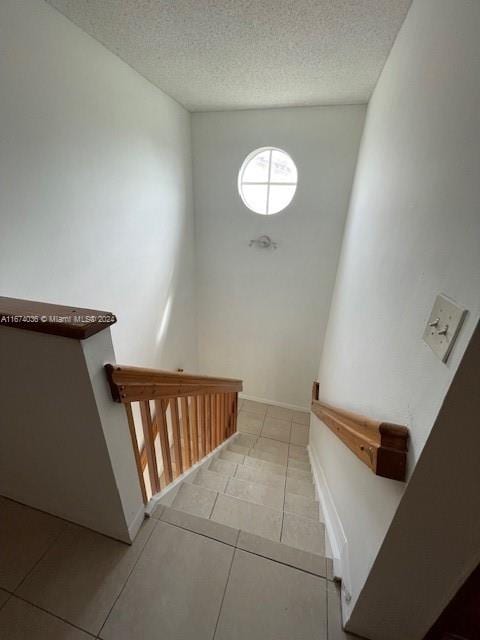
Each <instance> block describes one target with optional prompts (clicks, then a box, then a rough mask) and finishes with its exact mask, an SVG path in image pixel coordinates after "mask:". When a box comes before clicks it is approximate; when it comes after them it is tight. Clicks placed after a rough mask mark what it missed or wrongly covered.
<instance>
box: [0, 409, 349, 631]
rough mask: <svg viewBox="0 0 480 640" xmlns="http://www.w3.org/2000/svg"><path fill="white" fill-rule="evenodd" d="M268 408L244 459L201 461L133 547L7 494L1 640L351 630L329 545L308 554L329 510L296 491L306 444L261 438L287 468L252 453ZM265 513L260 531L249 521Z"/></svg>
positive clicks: (1, 551)
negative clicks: (194, 478)
mask: <svg viewBox="0 0 480 640" xmlns="http://www.w3.org/2000/svg"><path fill="white" fill-rule="evenodd" d="M247 406H249V405H247ZM249 408H253V409H254V412H253V413H254V414H255V415H257V416H259V415H260V414H259V412H260V410H261V408H259V407H257V406H255V405H253V406H249ZM255 412H256V413H255ZM274 413H275V415H272V416H271V417H272V418H273V419H275V420H284V421H285V418H286V417H288V416H287V414H286V413H285V411H280V410H278V408H276V409H275V410H274ZM266 416H267V410H265V413H264V414H263V417H262V418H261V427H260V431H259V433H258V434H257V435H254V434H251V433H249V432H247V433H240V435H239V436H238V437H237V441H236V446H237V447H243V448H244V449H246V451H241V450H240V449H237V450H236V451H235V450H233V451H232V453H237V454H239V455H240V456H243V461H240V459H236V462H233V461H232V460H223V459H221V458H220V459H218V460H215V461H214V462H216V463H217V464H216V465H213V466H214V467H216V468H217V469H220V471H217V470H213V471H212V470H211V469H210V468H207V469H202V470H201V473H200V474H199V476H198V481H199V482H200V484H197V485H195V484H193V483H192V482H186V483H184V484H182V485H181V487H180V488H178V489H177V490H176V491H175V492H174V493H173V494H172V496H170V498H169V500H170V501H171V502H172V503H175V502H177V504H176V505H174V506H176V507H177V508H175V509H174V508H171V507H167V506H164V505H159V507H158V508H157V510H156V511H155V513H154V514H153V517H151V518H149V519H147V520H145V522H144V524H143V526H142V528H141V531H140V533H139V535H138V536H137V539H136V540H135V542H134V544H133V545H131V546H128V545H125V544H123V543H121V542H117V541H115V540H112V539H110V538H106V537H105V536H102V535H100V534H97V533H94V532H92V531H89V530H87V529H84V528H82V527H78V526H76V525H73V524H70V523H67V522H65V521H63V520H60V519H58V518H55V517H53V516H50V515H48V514H45V513H41V512H39V511H36V510H34V509H30V508H28V507H25V506H23V505H19V504H17V503H15V502H12V501H10V500H7V499H5V498H1V497H0V640H47V639H48V640H87V639H88V638H102V639H103V640H127V639H128V640H131V639H132V640H133V639H137V638H142V640H154V639H155V640H156V639H159V638H162V640H189V639H190V638H192V639H193V638H195V640H197V639H198V640H203V639H208V640H234V639H237V638H238V639H242V640H243V639H248V640H250V639H252V640H256V639H257V638H258V639H260V638H261V639H262V640H287V639H288V640H291V639H293V638H294V639H295V640H303V639H305V640H306V639H310V638H312V639H313V638H315V639H317V640H324V639H327V640H341V639H342V638H343V639H346V638H347V637H350V636H347V634H345V633H344V632H343V631H342V629H341V622H340V609H339V595H338V589H337V587H336V586H335V584H334V583H333V582H332V581H331V578H332V573H331V563H330V562H329V560H328V559H327V558H325V557H324V553H320V552H319V551H320V550H321V551H322V552H323V547H322V548H321V549H316V550H315V549H313V550H312V549H306V547H309V544H310V543H309V544H305V536H306V535H307V534H308V535H310V536H312V535H313V538H315V539H317V538H318V536H317V535H316V533H317V532H316V530H315V527H314V524H315V523H318V522H319V520H318V517H319V513H318V511H311V509H312V500H311V498H310V497H309V496H306V495H304V493H305V491H304V488H303V487H302V486H301V485H297V484H295V485H293V484H292V485H291V486H290V488H291V489H294V490H296V491H297V493H294V492H292V493H285V486H286V484H287V481H288V479H289V478H293V479H295V480H299V481H304V480H305V477H306V476H302V475H298V474H295V473H294V474H293V475H292V474H291V473H289V470H290V471H292V470H295V469H296V470H300V471H303V472H304V473H305V472H306V471H307V472H308V469H307V468H306V466H304V467H297V466H296V465H293V466H292V465H290V460H292V459H293V460H294V461H296V462H302V463H303V464H304V465H307V464H308V461H306V460H304V458H303V457H302V449H301V447H303V446H304V445H302V444H296V443H295V444H294V445H293V446H295V447H300V448H299V449H292V450H291V449H290V447H291V446H292V445H291V444H290V442H291V441H290V442H283V441H281V440H279V441H278V443H280V445H281V446H278V445H277V444H274V445H271V443H265V442H260V443H259V445H260V449H259V450H263V451H265V452H267V453H271V454H272V455H273V457H274V458H275V459H279V458H280V457H282V456H284V453H285V446H286V447H287V450H286V451H287V465H286V467H285V465H282V464H280V463H278V462H276V461H270V460H267V461H263V460H262V459H257V458H255V457H252V456H250V453H251V450H252V449H255V448H256V445H257V443H258V438H259V437H260V438H262V437H265V434H263V435H262V433H261V432H262V429H263V426H264V422H265V418H266ZM294 417H295V418H296V419H297V420H302V419H304V418H303V417H302V416H299V415H298V414H296V415H295V416H294ZM242 422H243V420H242ZM247 422H248V423H249V424H254V423H252V422H249V421H247ZM293 424H301V422H298V423H294V422H293V417H292V420H291V427H290V437H289V440H290V439H291V434H292V430H293ZM254 428H256V427H254ZM268 428H270V427H268ZM283 432H285V428H284V429H283ZM262 446H263V447H265V446H267V448H266V449H265V448H264V449H262ZM291 451H293V452H294V453H295V455H296V456H297V457H296V458H290V453H291ZM277 454H278V455H277ZM276 456H277V458H276ZM227 457H228V456H227ZM282 460H283V457H282ZM209 466H210V467H211V466H212V463H210V465H209ZM239 469H242V473H241V474H238V470H239ZM212 474H213V475H212ZM218 476H219V477H218ZM242 483H245V484H244V485H243V484H242ZM229 487H230V491H231V493H233V494H237V495H241V496H242V497H237V495H230V494H229V493H228V491H229ZM259 487H260V488H259ZM279 491H280V494H281V493H282V492H283V495H284V501H285V504H284V509H282V510H280V509H278V508H276V507H278V505H279V502H278V500H279V498H278V496H279ZM245 498H248V499H245ZM263 503H267V504H263ZM268 505H273V506H268ZM178 507H181V509H179V508H178ZM207 513H208V515H206V514H207ZM215 513H216V514H217V517H212V514H215ZM258 513H261V514H262V515H261V516H258ZM257 516H258V519H259V520H258V521H259V522H260V523H261V526H260V532H261V535H258V534H257V533H256V531H253V532H249V531H246V530H244V528H245V522H248V520H249V519H250V520H253V521H255V520H256V519H257ZM223 520H228V526H227V524H225V523H224V522H223ZM305 523H307V524H305ZM232 524H233V525H234V526H232ZM320 524H321V523H320ZM302 525H303V526H302ZM262 527H264V531H263V530H262ZM312 527H313V529H312ZM254 528H256V527H254ZM262 531H263V533H264V534H265V535H263V534H262ZM312 531H313V533H312ZM284 532H285V533H284ZM281 540H283V541H281ZM287 542H288V544H287ZM302 547H303V548H302Z"/></svg>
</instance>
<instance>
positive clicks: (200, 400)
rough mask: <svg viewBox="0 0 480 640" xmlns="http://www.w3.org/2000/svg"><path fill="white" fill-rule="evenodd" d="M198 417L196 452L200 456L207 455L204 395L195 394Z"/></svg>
mask: <svg viewBox="0 0 480 640" xmlns="http://www.w3.org/2000/svg"><path fill="white" fill-rule="evenodd" d="M196 402H197V418H198V454H199V456H200V458H203V456H205V455H207V450H206V449H207V447H206V438H205V396H203V395H200V396H196Z"/></svg>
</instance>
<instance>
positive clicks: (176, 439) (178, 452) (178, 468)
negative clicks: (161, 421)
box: [170, 398, 183, 476]
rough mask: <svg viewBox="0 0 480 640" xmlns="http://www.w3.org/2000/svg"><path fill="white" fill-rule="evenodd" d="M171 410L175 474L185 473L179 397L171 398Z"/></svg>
mask: <svg viewBox="0 0 480 640" xmlns="http://www.w3.org/2000/svg"><path fill="white" fill-rule="evenodd" d="M170 411H171V413H172V435H173V452H174V455H175V472H176V473H175V475H176V476H179V475H180V474H182V473H183V461H182V441H181V436H180V419H179V417H178V403H177V398H171V399H170Z"/></svg>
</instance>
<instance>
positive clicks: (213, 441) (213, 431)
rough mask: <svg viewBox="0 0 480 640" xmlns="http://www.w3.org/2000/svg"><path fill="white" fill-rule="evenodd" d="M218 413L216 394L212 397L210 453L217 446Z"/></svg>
mask: <svg viewBox="0 0 480 640" xmlns="http://www.w3.org/2000/svg"><path fill="white" fill-rule="evenodd" d="M216 442H217V413H216V405H215V394H214V393H212V394H211V395H210V451H213V449H215V447H216V446H217V444H216Z"/></svg>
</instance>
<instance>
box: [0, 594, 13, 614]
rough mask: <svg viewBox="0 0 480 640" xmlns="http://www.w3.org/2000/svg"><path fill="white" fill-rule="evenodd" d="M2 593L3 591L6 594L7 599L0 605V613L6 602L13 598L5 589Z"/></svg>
mask: <svg viewBox="0 0 480 640" xmlns="http://www.w3.org/2000/svg"><path fill="white" fill-rule="evenodd" d="M3 591H5V593H8V598H7V599H6V600H5V602H3V603H2V604H0V611H1V610H2V609H3V607H4V606H5V605H6V604H7V602H8V601H9V600H11V599H12V598H13V593H10V591H7V590H6V589H3Z"/></svg>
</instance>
